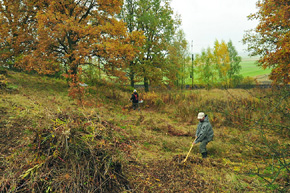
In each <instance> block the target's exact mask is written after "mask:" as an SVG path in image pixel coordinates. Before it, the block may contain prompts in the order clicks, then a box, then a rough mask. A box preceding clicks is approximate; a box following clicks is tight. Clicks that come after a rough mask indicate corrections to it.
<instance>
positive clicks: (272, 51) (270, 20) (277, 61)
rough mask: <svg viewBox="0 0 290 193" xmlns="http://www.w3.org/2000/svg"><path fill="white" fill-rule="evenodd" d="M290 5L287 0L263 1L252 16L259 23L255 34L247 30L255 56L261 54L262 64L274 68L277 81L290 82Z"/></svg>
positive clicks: (273, 73)
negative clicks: (289, 65)
mask: <svg viewBox="0 0 290 193" xmlns="http://www.w3.org/2000/svg"><path fill="white" fill-rule="evenodd" d="M289 6H290V5H289V2H288V1H268V0H262V1H260V2H259V4H258V8H259V11H258V12H257V13H256V14H254V16H252V17H254V18H257V19H259V21H260V23H259V25H258V26H257V27H256V29H255V34H249V33H248V34H247V37H246V38H244V42H246V43H249V46H248V50H249V51H251V52H252V55H261V56H262V57H261V60H260V62H261V63H262V65H263V66H264V67H270V68H272V69H273V71H272V73H271V79H272V80H273V81H274V82H275V83H284V84H288V83H289V82H290V77H289V72H290V68H289V67H288V66H287V65H288V64H289V63H290V60H289V56H290V49H289V44H290V36H289V28H290V26H289V19H290V14H289Z"/></svg>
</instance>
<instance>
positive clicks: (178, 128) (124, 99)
mask: <svg viewBox="0 0 290 193" xmlns="http://www.w3.org/2000/svg"><path fill="white" fill-rule="evenodd" d="M9 81H10V84H12V85H15V86H14V87H18V89H17V91H15V92H12V93H6V92H4V93H2V95H1V96H0V100H1V101H2V102H1V106H0V109H1V111H0V112H1V132H2V133H1V134H2V135H1V136H2V139H1V159H2V161H1V162H3V163H6V162H5V160H10V161H11V160H14V159H15V158H14V156H15V152H17V153H19V151H22V150H20V148H25V147H28V146H29V145H31V143H33V141H32V140H33V136H32V134H31V133H30V132H29V129H30V128H32V127H39V128H40V129H41V128H46V127H47V125H49V124H51V120H52V119H54V118H55V114H59V113H60V112H62V114H66V115H67V116H71V113H72V112H80V113H82V114H83V115H84V116H85V117H89V116H97V117H99V119H101V120H102V124H103V123H105V124H103V125H105V127H106V128H109V129H110V130H113V131H112V132H113V136H111V137H108V139H109V140H110V142H108V143H110V144H111V145H112V146H113V147H114V148H116V149H117V152H119V155H118V156H117V158H115V159H119V161H120V162H121V163H122V169H123V174H124V176H125V177H126V178H127V179H128V180H129V184H130V188H131V189H132V190H133V191H135V192H200V191H205V192H212V191H215V192H250V191H253V192H265V191H266V189H265V186H264V185H265V184H264V183H263V181H261V180H259V178H257V177H255V176H248V175H245V174H244V173H247V172H248V171H249V169H255V168H256V166H259V167H264V164H263V163H261V162H260V159H259V158H255V156H254V154H253V152H252V151H251V148H252V147H250V146H247V145H246V146H245V145H244V143H243V142H244V141H245V139H244V138H249V137H250V138H251V139H252V140H254V141H255V142H256V143H260V142H261V140H260V139H259V135H260V132H259V131H258V130H251V131H249V130H241V129H239V128H238V127H235V126H234V125H226V124H224V123H225V122H227V121H226V117H224V116H223V115H222V114H220V113H218V112H216V113H211V114H210V118H211V121H212V124H213V125H214V131H215V140H214V141H213V142H211V143H209V145H208V151H209V159H207V160H202V159H201V158H200V157H201V156H200V155H199V153H198V146H196V147H194V148H193V150H192V152H191V154H190V157H189V159H188V161H187V163H186V164H180V161H181V160H183V159H184V157H185V155H186V154H187V151H188V150H189V148H190V145H191V142H192V135H193V133H194V131H195V128H196V125H197V121H196V119H195V116H196V113H197V112H198V111H199V110H200V109H198V108H197V106H201V107H202V106H204V105H206V104H204V103H205V101H211V100H213V101H221V104H223V103H224V102H225V101H224V100H229V99H230V98H231V97H239V98H250V97H251V93H249V92H248V91H243V90H230V92H231V93H230V95H229V93H228V92H229V91H221V90H211V91H205V90H198V91H193V92H194V93H192V92H189V91H188V92H187V93H179V94H173V95H166V97H165V98H162V99H160V98H159V97H158V96H159V95H156V93H149V94H147V95H145V94H143V96H142V97H143V98H144V101H145V102H147V103H145V104H143V106H142V107H141V109H142V110H141V111H140V112H138V111H131V110H129V109H128V107H129V103H128V98H129V93H128V92H122V91H120V90H115V91H113V90H111V88H112V87H104V88H91V91H90V92H91V93H93V95H91V96H92V98H90V100H91V105H92V106H91V107H83V108H82V107H78V106H77V105H76V103H75V102H74V101H73V100H71V99H70V98H69V97H68V96H67V87H66V84H65V82H63V81H61V80H55V79H50V78H43V77H39V76H31V75H26V74H21V73H15V72H10V77H9ZM187 95H189V96H188V97H192V98H191V99H192V100H191V101H190V102H189V103H186V104H183V103H182V102H183V101H186V98H187ZM91 96H90V97H91ZM205 99H206V100H205ZM174 101H179V104H174V103H175V102H174ZM163 102H165V103H163ZM166 103H167V104H169V105H166ZM196 104H197V105H196ZM177 105H178V106H177ZM204 109H205V108H204ZM215 111H216V110H215ZM185 112H186V113H185ZM213 112H214V111H213ZM108 125H110V127H108ZM245 136H247V137H245ZM269 138H270V139H272V138H273V140H277V139H279V140H280V141H281V142H282V143H283V142H284V141H286V140H287V139H284V138H282V137H280V136H274V135H271V137H269ZM288 142H289V141H288ZM104 143H105V142H104ZM285 143H286V142H285ZM4 157H5V158H6V159H5V160H4V159H3V158H4ZM7 157H8V158H7ZM31 159H33V158H32V157H31V155H27V156H26V157H24V158H23V160H26V162H30V161H31ZM31 163H32V161H31ZM256 164H257V165H256ZM6 166H7V167H6ZM30 167H33V165H32V166H30ZM16 168H17V167H16ZM10 169H11V168H9V167H8V165H5V166H4V167H2V168H1V173H2V174H4V173H7V172H11V170H10ZM14 169H15V168H14ZM27 169H29V167H28V168H27V167H26V168H23V167H20V166H19V167H18V171H17V172H18V173H19V175H20V174H21V173H23V172H25V170H27ZM1 173H0V174H1ZM62 179H63V178H62ZM3 180H5V177H3V178H2V182H3Z"/></svg>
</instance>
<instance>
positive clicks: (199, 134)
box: [193, 112, 214, 158]
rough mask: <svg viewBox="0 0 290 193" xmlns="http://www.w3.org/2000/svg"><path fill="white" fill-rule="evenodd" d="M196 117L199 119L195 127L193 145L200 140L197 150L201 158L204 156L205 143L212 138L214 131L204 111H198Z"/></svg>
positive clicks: (205, 151)
mask: <svg viewBox="0 0 290 193" xmlns="http://www.w3.org/2000/svg"><path fill="white" fill-rule="evenodd" d="M197 119H198V120H199V123H198V126H197V129H196V134H195V140H194V142H193V145H195V144H197V143H199V142H200V145H199V151H200V153H201V155H202V158H206V157H207V150H206V145H207V144H208V143H209V142H210V141H212V140H213V136H214V133H213V129H212V126H211V124H210V122H209V120H208V116H207V115H206V114H205V113H204V112H200V113H198V115H197Z"/></svg>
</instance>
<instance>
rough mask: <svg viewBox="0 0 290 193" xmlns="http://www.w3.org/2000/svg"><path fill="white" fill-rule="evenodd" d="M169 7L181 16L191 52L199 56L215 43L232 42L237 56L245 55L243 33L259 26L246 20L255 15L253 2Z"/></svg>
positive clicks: (200, 0)
mask: <svg viewBox="0 0 290 193" xmlns="http://www.w3.org/2000/svg"><path fill="white" fill-rule="evenodd" d="M171 7H172V8H173V10H174V12H175V13H176V14H179V15H181V19H182V29H183V31H184V32H185V34H186V39H187V41H188V42H189V44H190V51H192V50H193V52H194V53H200V52H201V50H202V49H203V48H207V47H209V46H210V47H213V45H214V41H215V40H216V39H217V40H219V41H221V40H224V41H226V42H228V41H229V40H232V42H233V45H234V46H235V48H236V50H237V51H238V52H239V54H240V55H244V53H247V52H246V51H245V49H246V48H247V46H246V45H243V43H242V42H241V41H242V38H243V35H244V34H245V30H249V29H253V28H255V27H256V26H257V24H258V21H250V20H248V18H247V16H248V15H250V14H251V13H255V12H257V8H256V0H172V2H171ZM192 42H193V46H192V50H191V43H192Z"/></svg>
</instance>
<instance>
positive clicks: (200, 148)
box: [199, 140, 209, 153]
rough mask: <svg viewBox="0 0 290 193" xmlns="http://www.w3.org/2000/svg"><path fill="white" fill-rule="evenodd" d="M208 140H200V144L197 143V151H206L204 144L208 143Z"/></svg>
mask: <svg viewBox="0 0 290 193" xmlns="http://www.w3.org/2000/svg"><path fill="white" fill-rule="evenodd" d="M208 142H209V141H207V140H203V141H201V142H200V145H199V151H200V153H205V152H207V150H206V145H207V144H208Z"/></svg>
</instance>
